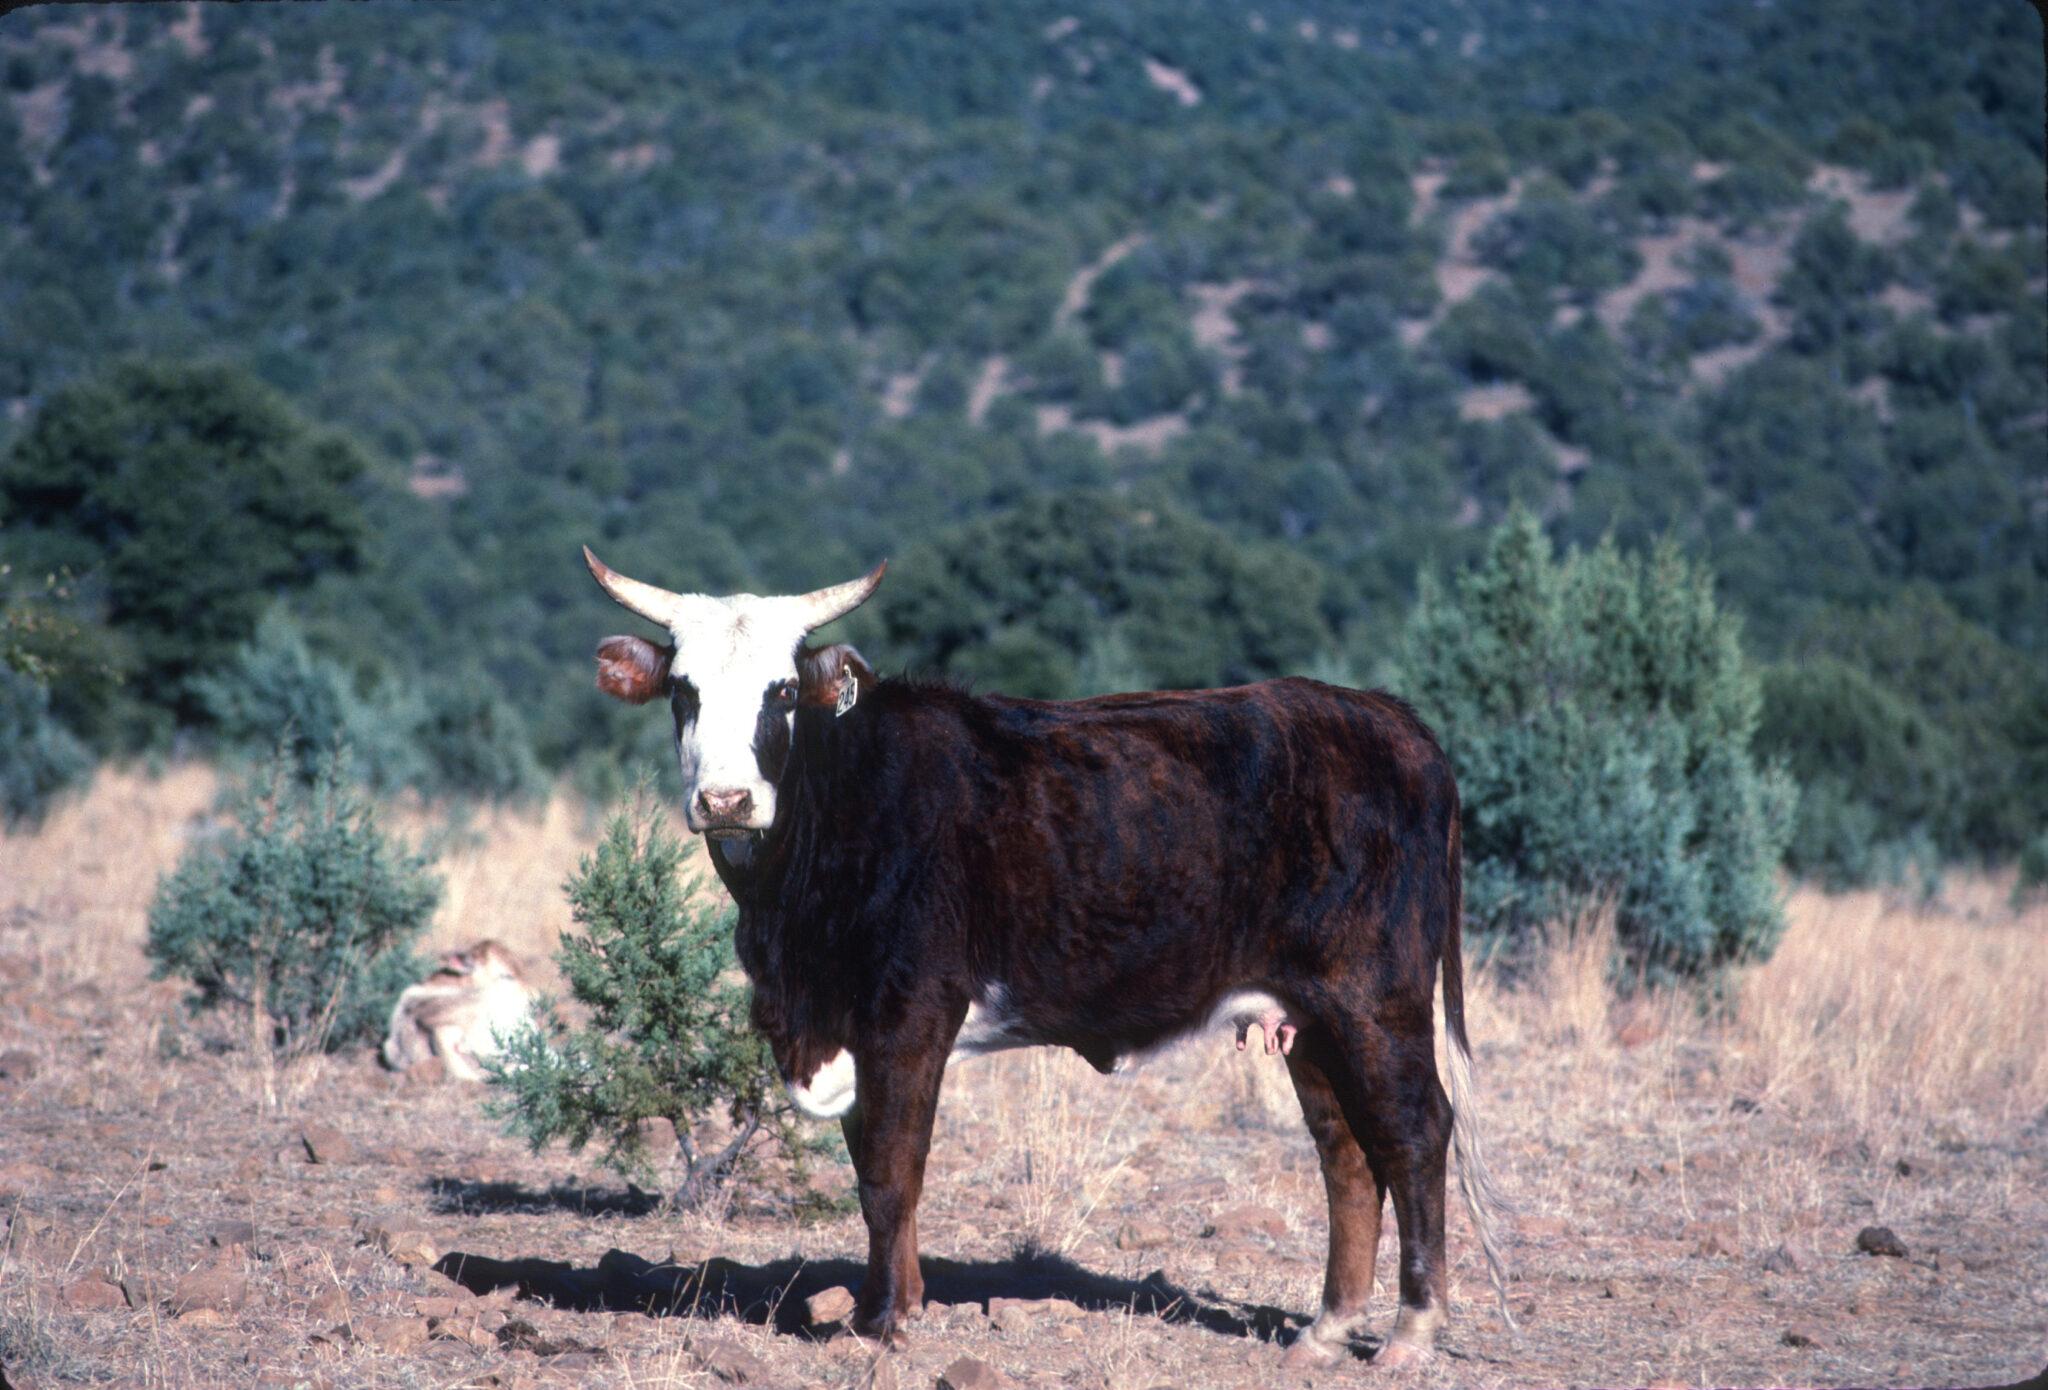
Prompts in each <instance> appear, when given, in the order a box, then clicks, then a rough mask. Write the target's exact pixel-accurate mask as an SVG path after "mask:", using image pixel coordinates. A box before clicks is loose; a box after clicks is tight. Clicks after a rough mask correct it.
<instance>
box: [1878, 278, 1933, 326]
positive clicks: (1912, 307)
mask: <svg viewBox="0 0 2048 1390" xmlns="http://www.w3.org/2000/svg"><path fill="white" fill-rule="evenodd" d="M1877 302H1878V303H1880V304H1882V305H1884V307H1885V308H1887V309H1889V310H1891V311H1892V312H1893V313H1894V314H1897V315H1898V316H1899V317H1900V318H1902V319H1909V318H1912V317H1913V316H1914V315H1916V314H1925V315H1927V316H1928V317H1929V318H1932V317H1933V316H1934V296H1933V295H1931V294H1929V293H1928V292H1927V291H1926V290H1916V289H1914V288H1913V287H1912V286H1910V285H1901V284H1899V283H1898V282H1897V281H1893V282H1892V283H1891V284H1889V285H1886V286H1885V287H1884V289H1882V290H1881V291H1879V292H1878V296H1877Z"/></svg>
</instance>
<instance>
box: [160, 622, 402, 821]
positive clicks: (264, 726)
mask: <svg viewBox="0 0 2048 1390" xmlns="http://www.w3.org/2000/svg"><path fill="white" fill-rule="evenodd" d="M192 684H193V690H194V692H195V694H196V695H197V697H198V700H199V706H200V708H201V710H203V711H204V712H205V714H206V716H207V717H208V718H209V719H210V720H212V722H213V725H214V727H215V729H216V730H217V731H218V732H219V733H220V736H221V737H222V738H223V739H224V740H226V741H227V742H228V743H230V744H233V745H239V746H243V747H251V748H272V747H278V746H282V747H284V748H286V749H288V750H289V751H290V754H291V757H292V763H293V766H294V768H295V769H296V772H297V775H298V777H299V780H301V781H303V782H311V781H312V780H313V779H314V777H315V776H316V774H317V773H318V771H319V769H320V767H321V765H322V764H323V763H324V762H325V761H326V760H327V758H328V755H329V752H330V751H331V750H332V749H333V747H334V746H335V744H336V743H337V742H340V743H345V744H347V745H348V747H349V750H350V760H349V761H350V770H351V771H352V772H354V773H355V774H356V775H358V776H359V777H360V778H361V779H362V780H363V781H364V782H365V783H366V784H367V785H369V786H370V787H372V788H374V789H376V790H378V791H390V790H393V789H395V788H397V787H401V786H405V785H407V784H408V783H410V782H412V781H414V780H415V779H416V778H417V777H418V775H419V772H420V767H419V762H418V757H417V754H416V753H415V751H414V750H413V749H412V747H411V746H410V743H409V741H408V740H407V739H406V737H405V735H404V731H403V729H402V727H400V721H399V720H396V719H394V718H392V712H391V711H390V710H389V709H388V708H385V707H383V706H381V705H380V703H379V702H376V701H373V700H371V699H368V698H366V697H364V696H363V695H361V694H359V693H357V691H356V687H355V681H354V680H353V679H352V678H351V677H350V676H349V673H348V672H347V671H345V670H343V669H342V667H341V666H340V664H339V663H337V662H334V661H330V660H328V659H327V658H326V657H322V656H317V655H315V654H314V652H313V651H312V649H311V648H309V647H308V646H307V645H306V639H305V635H304V634H303V633H302V632H301V631H300V629H299V626H298V624H297V623H295V622H293V621H292V620H291V618H290V617H289V616H287V615H286V614H285V613H284V612H283V611H282V610H279V609H275V608H273V609H271V610H270V611H268V612H267V613H265V614H264V615H263V617H262V619H261V620H260V621H258V623H257V625H256V632H255V634H254V635H253V636H252V637H251V638H250V639H249V641H247V642H245V643H244V644H242V645H241V646H240V647H238V648H237V649H236V650H235V653H234V655H233V656H232V657H230V658H229V659H228V660H227V661H226V662H225V663H224V664H223V666H222V668H221V669H220V670H219V671H218V672H217V673H215V674H211V675H205V676H200V677H197V678H195V679H194V681H193V683H192Z"/></svg>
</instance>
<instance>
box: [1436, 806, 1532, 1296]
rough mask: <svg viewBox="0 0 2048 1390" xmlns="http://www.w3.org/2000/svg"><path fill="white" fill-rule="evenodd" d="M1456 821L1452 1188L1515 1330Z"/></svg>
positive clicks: (1448, 983)
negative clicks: (1471, 1022)
mask: <svg viewBox="0 0 2048 1390" xmlns="http://www.w3.org/2000/svg"><path fill="white" fill-rule="evenodd" d="M1463 839H1464V836H1463V833H1462V827H1461V826H1460V824H1459V816H1458V813H1457V810H1456V808H1455V807H1454V808H1453V809H1452V812H1451V829H1450V834H1449V835H1448V836H1447V837H1446V843H1445V846H1444V848H1445V851H1446V854H1445V858H1446V864H1445V870H1446V872H1447V873H1448V875H1449V877H1450V885H1449V886H1450V914H1451V923H1450V930H1449V931H1448V932H1446V933H1445V934H1444V935H1445V940H1444V964H1443V972H1444V979H1443V982H1444V1031H1445V1032H1446V1033H1448V1034H1449V1035H1450V1036H1449V1038H1448V1039H1447V1041H1446V1046H1445V1048H1444V1051H1445V1052H1446V1053H1447V1054H1448V1055H1449V1058H1450V1073H1451V1148H1452V1149H1453V1150H1455V1151H1456V1153H1457V1157H1458V1191H1459V1192H1460V1193H1462V1194H1463V1195H1464V1198H1465V1210H1466V1211H1467V1212H1469V1213H1470V1214H1471V1217H1472V1229H1473V1230H1475V1231H1477V1232H1478V1233H1479V1248H1480V1250H1481V1251H1483V1252H1484V1253H1485V1255H1486V1274H1487V1277H1488V1278H1489V1279H1491V1280H1492V1281H1493V1296H1494V1298H1495V1300H1496V1301H1498V1303H1499V1304H1500V1316H1501V1320H1502V1321H1503V1322H1505V1323H1506V1324H1507V1325H1508V1330H1509V1331H1510V1332H1514V1333H1516V1334H1518V1335H1519V1334H1520V1332H1521V1330H1522V1329H1521V1328H1520V1327H1519V1326H1517V1325H1516V1323H1515V1315H1514V1312H1513V1311H1512V1310H1511V1309H1510V1308H1509V1307H1508V1269H1507V1262H1506V1261H1505V1260H1503V1259H1502V1258H1501V1254H1500V1236H1499V1232H1498V1228H1497V1224H1496V1216H1495V1213H1497V1212H1500V1211H1505V1210H1509V1209H1510V1208H1509V1207H1508V1204H1507V1203H1506V1202H1505V1201H1503V1200H1502V1199H1501V1196H1500V1193H1499V1191H1498V1190H1496V1189H1495V1187H1494V1185H1493V1177H1492V1175H1491V1174H1489V1173H1488V1172H1487V1170H1486V1150H1485V1147H1484V1146H1483V1145H1482V1144H1481V1142H1480V1137H1479V1117H1478V1115H1477V1114H1475V1113H1474V1111H1473V1108H1472V1044H1471V1043H1470V1042H1469V1041H1468V1040H1467V1039H1466V1036H1465V943H1464V935H1465V932H1464V918H1465V852H1464V844H1463Z"/></svg>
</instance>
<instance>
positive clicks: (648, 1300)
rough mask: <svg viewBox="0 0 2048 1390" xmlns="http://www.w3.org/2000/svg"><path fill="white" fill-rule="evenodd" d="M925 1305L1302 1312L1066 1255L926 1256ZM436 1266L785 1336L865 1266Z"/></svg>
mask: <svg viewBox="0 0 2048 1390" xmlns="http://www.w3.org/2000/svg"><path fill="white" fill-rule="evenodd" d="M922 1263H923V1268H924V1278H925V1301H926V1303H927V1304H928V1305H929V1304H978V1305H984V1306H985V1305H986V1304H987V1303H988V1301H989V1300H990V1299H992V1298H1020V1299H1061V1300H1064V1301H1066V1302H1069V1303H1072V1304H1075V1305H1077V1306H1078V1307H1081V1308H1085V1309H1091V1310H1096V1311H1128V1312H1133V1313H1138V1314H1142V1315H1146V1316H1151V1317H1156V1318H1159V1319H1161V1320H1162V1321H1165V1322H1172V1323H1186V1324H1192V1325H1194V1326H1198V1327H1202V1328H1206V1329H1207V1330H1209V1331H1211V1332H1218V1333H1221V1334H1223V1335H1224V1336H1227V1337H1239V1338H1241V1337H1247V1336H1251V1337H1257V1338H1258V1339H1260V1340H1261V1341H1268V1342H1270V1341H1276V1340H1284V1339H1285V1335H1286V1333H1287V1331H1288V1329H1290V1328H1299V1327H1300V1326H1302V1325H1303V1324H1304V1323H1305V1322H1306V1321H1307V1319H1306V1318H1303V1317H1301V1316H1300V1315H1298V1314H1294V1313H1289V1312H1287V1311H1285V1310H1283V1309H1280V1308H1274V1307H1270V1306H1267V1305H1264V1304H1248V1303H1239V1302H1236V1301H1233V1300H1230V1299H1226V1298H1221V1297H1218V1296H1217V1295H1215V1294H1213V1293H1210V1292H1207V1291H1200V1292H1197V1291H1195V1290H1190V1289H1186V1288H1183V1287H1181V1286H1179V1285H1177V1284H1175V1283H1174V1282H1173V1281H1172V1280H1170V1279H1168V1278H1167V1277H1166V1275H1165V1273H1164V1272H1163V1271H1155V1272H1154V1273H1151V1274H1148V1275H1146V1276H1145V1277H1143V1278H1142V1279H1130V1278H1122V1277H1119V1276H1116V1275H1110V1274H1099V1273H1096V1272H1095V1271H1093V1270H1089V1269H1084V1268H1082V1267H1081V1266H1080V1265H1077V1264H1075V1263H1074V1262H1073V1261H1072V1260H1069V1259H1067V1258H1066V1257H1064V1256H1061V1255H1051V1254H1028V1255H1020V1256H1018V1257H1017V1258H1015V1259H1011V1260H1001V1261H991V1260H949V1259H943V1258H927V1259H925V1260H924V1261H923V1262H922ZM434 1268H435V1269H436V1270H438V1271H440V1272H441V1273H442V1274H445V1275H447V1276H448V1277H449V1278H450V1279H453V1280H454V1281H455V1282H456V1283H458V1284H461V1285H462V1286H463V1287H464V1288H467V1289H469V1290H470V1291H471V1292H473V1293H480V1294H482V1293H491V1292H494V1291H496V1290H498V1289H504V1288H516V1289H517V1290H518V1291H519V1293H520V1295H521V1296H522V1297H526V1298H534V1299H540V1300H542V1301H545V1302H547V1303H551V1304H553V1305H555V1306H556V1307H558V1308H572V1309H577V1310H581V1311H586V1312H598V1311H604V1312H643V1313H646V1314H648V1315H650V1316H653V1317H697V1318H712V1317H724V1316H731V1317H737V1318H739V1319H741V1320H743V1321H745V1322H750V1323H755V1324H757V1325H761V1326H772V1327H773V1328H774V1329H775V1330H776V1331H778V1332H782V1333H785V1334H790V1335H798V1334H805V1333H813V1334H815V1332H816V1329H812V1328H811V1327H810V1326H809V1325H808V1318H807V1314H806V1310H805V1308H804V1300H805V1299H807V1298H809V1297H810V1296H811V1295H812V1294H815V1293H820V1292H823V1291H824V1290H826V1289H829V1288H832V1287H834V1286H835V1285H845V1286H848V1287H858V1286H859V1284H860V1280H861V1276H862V1273H863V1270H864V1268H865V1266H863V1265H862V1264H861V1263H860V1262H858V1261H855V1260H844V1259H835V1260H817V1261H808V1262H807V1261H803V1260H795V1259H783V1260H775V1261H772V1262H770V1263H767V1264H758V1265H754V1264H745V1263H742V1262H741V1261H739V1260H733V1259H728V1258H726V1257H725V1256H723V1255H715V1256H712V1257H710V1258H709V1259H706V1260H704V1261H702V1262H701V1263H697V1264H681V1263H675V1262H664V1263H655V1262H654V1261H651V1260H646V1259H642V1258H641V1257H640V1256H638V1255H634V1254H631V1253H629V1252H627V1251H624V1250H611V1251H607V1252H606V1253H605V1255H604V1256H603V1258H601V1259H599V1260H598V1262H597V1263H596V1264H595V1265H594V1266H577V1265H573V1264H569V1263H566V1262H564V1261H559V1260H547V1259H539V1258H525V1259H512V1260H500V1259H493V1258H491V1257H489V1256H486V1255H468V1254H463V1253H462V1252H460V1251H455V1252H451V1253H449V1254H447V1255H443V1256H442V1257H441V1258H440V1259H439V1260H438V1261H437V1262H436V1263H435V1265H434Z"/></svg>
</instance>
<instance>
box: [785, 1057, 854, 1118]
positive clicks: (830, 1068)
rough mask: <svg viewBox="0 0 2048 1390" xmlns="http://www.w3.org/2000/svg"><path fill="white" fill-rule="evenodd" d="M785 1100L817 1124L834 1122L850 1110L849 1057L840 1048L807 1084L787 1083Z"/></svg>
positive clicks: (850, 1064) (851, 1085)
mask: <svg viewBox="0 0 2048 1390" xmlns="http://www.w3.org/2000/svg"><path fill="white" fill-rule="evenodd" d="M789 1098H790V1099H791V1100H793V1101H795V1102H796V1108H797V1109H799V1110H801V1111H803V1112H804V1113H805V1114H806V1115H809V1116H811V1117H812V1118H813V1119H818V1120H836V1119H838V1118H839V1117H840V1116H841V1115H844V1114H845V1113H846V1112H847V1111H849V1110H851V1109H853V1100H854V1084H853V1054H852V1053H851V1052H848V1051H847V1050H846V1049H845V1048H843V1047H842V1048H840V1049H839V1051H837V1052H835V1053H833V1054H832V1060H831V1061H829V1062H827V1063H825V1065H824V1066H822V1067H819V1068H818V1070H817V1073H816V1075H814V1076H812V1077H811V1079H810V1080H809V1081H808V1082H802V1083H799V1082H795V1081H792V1082H790V1083H789Z"/></svg>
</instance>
